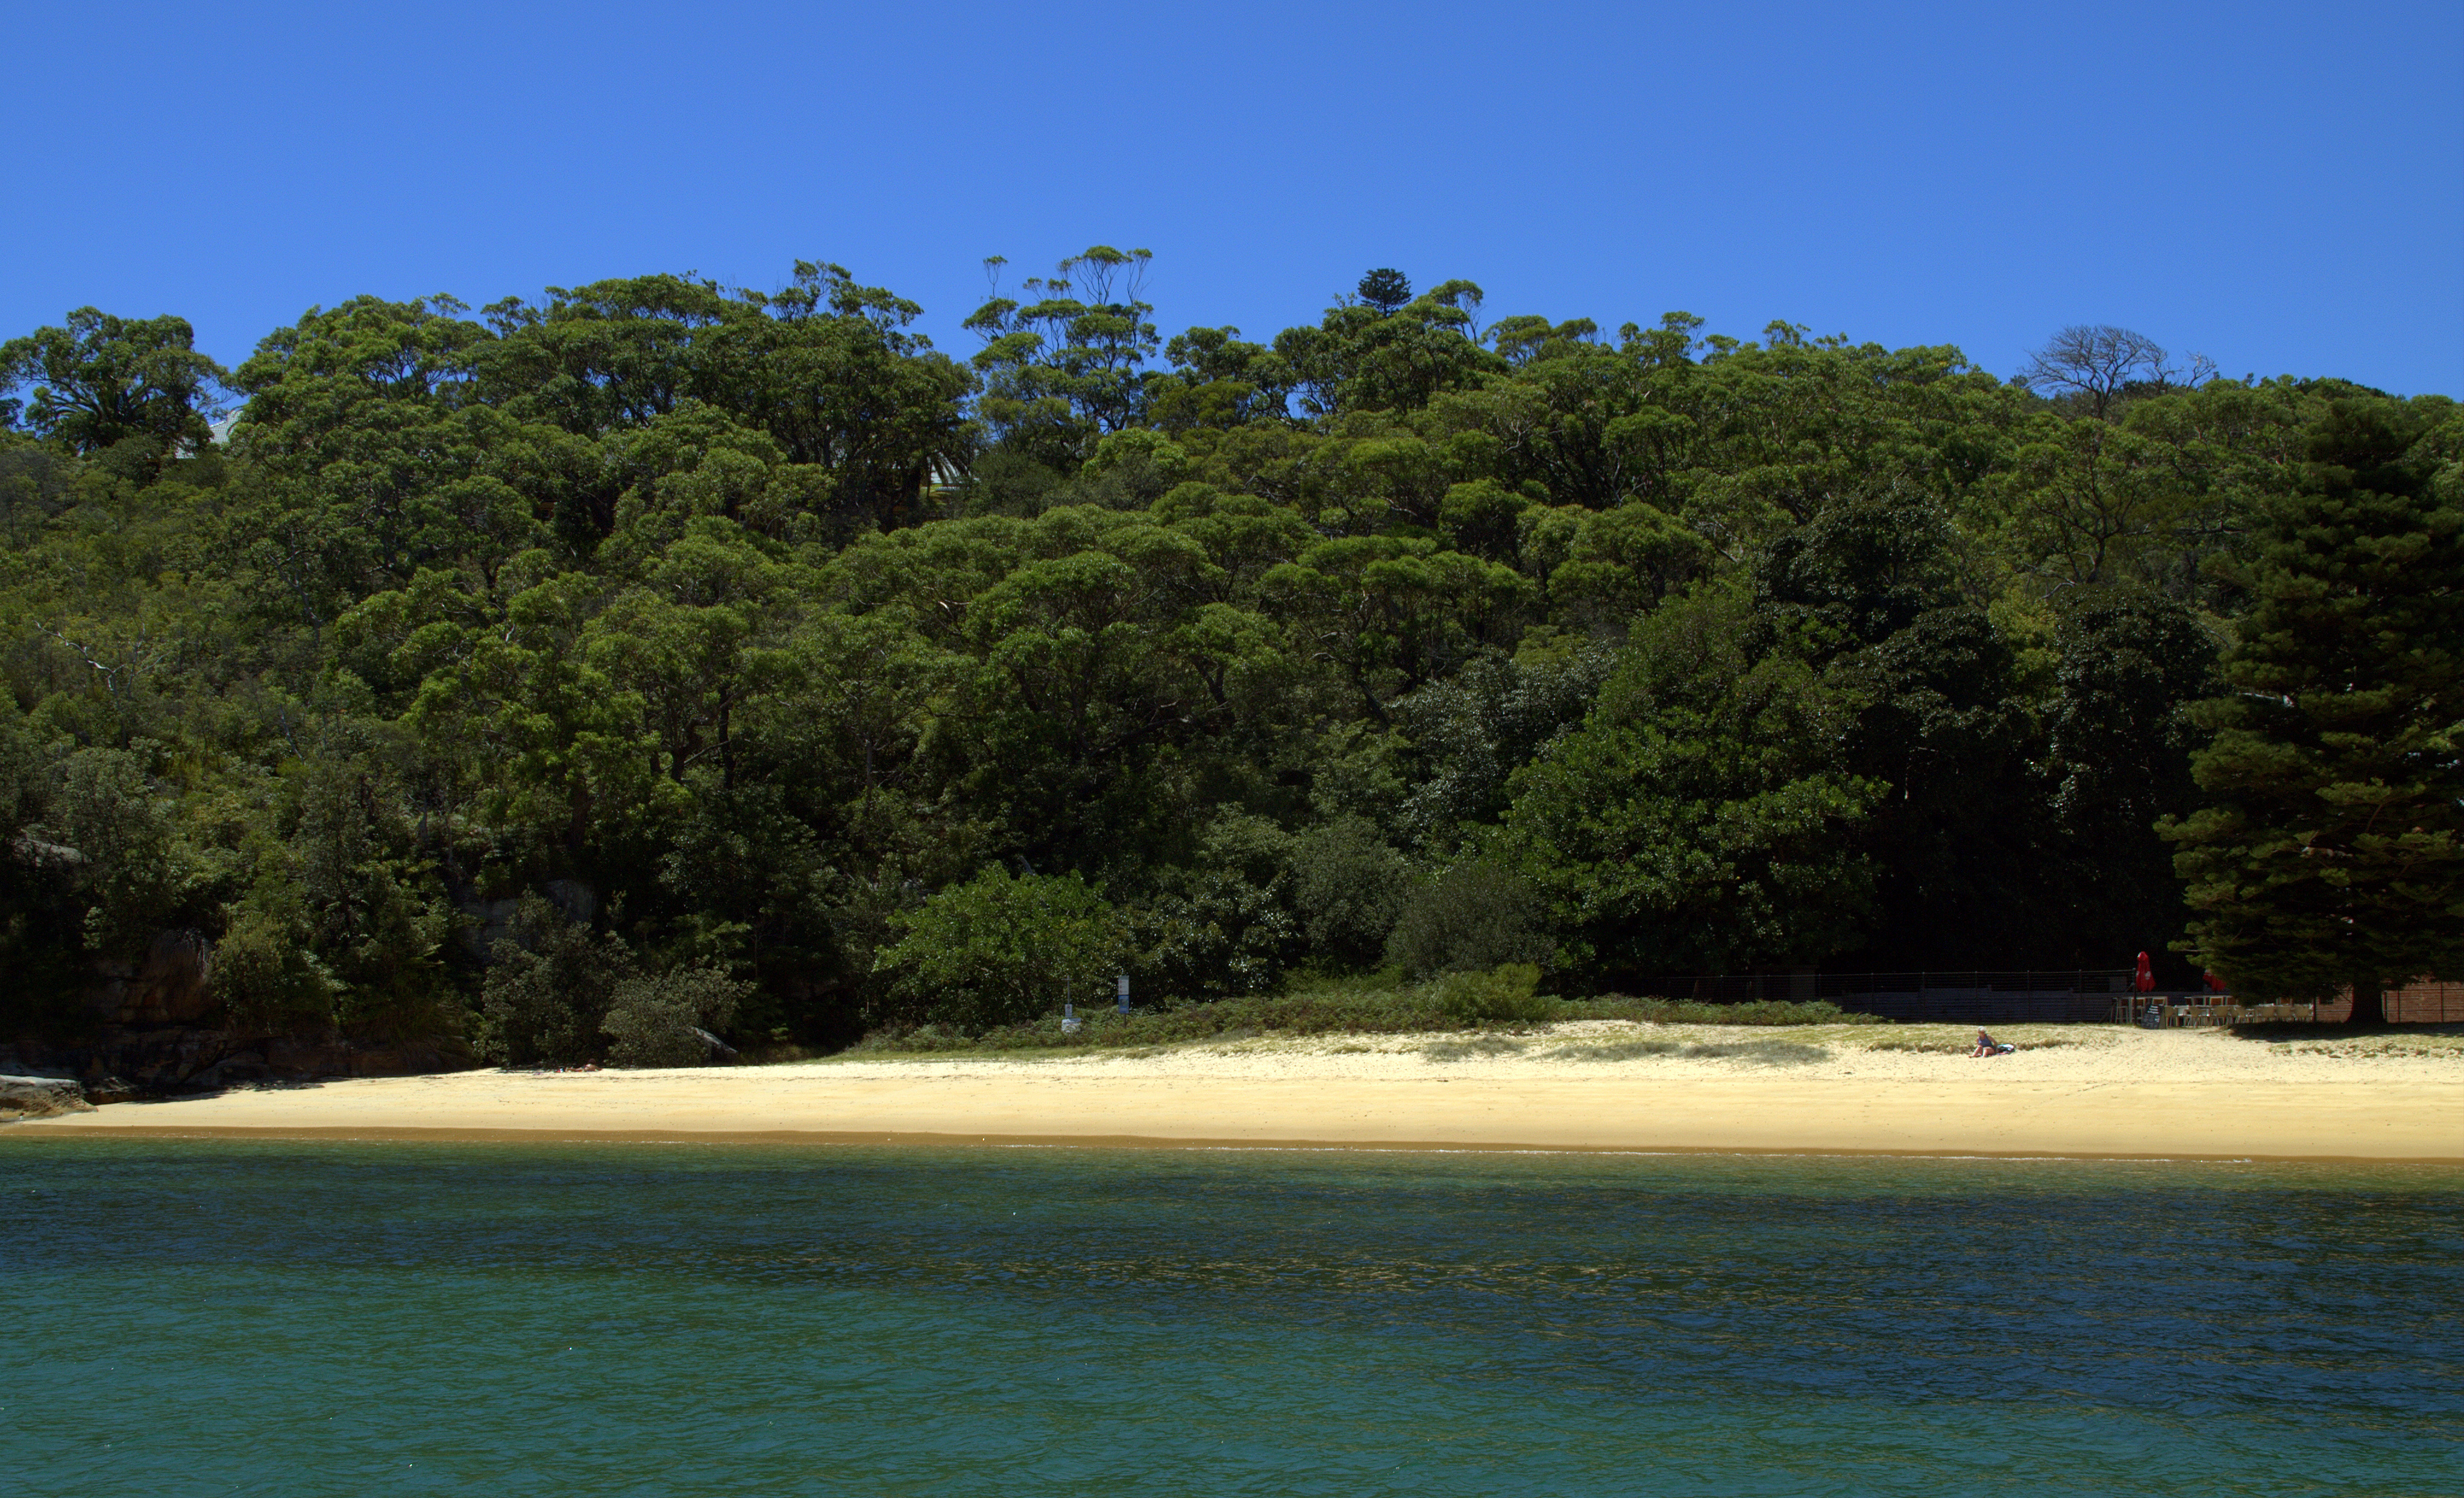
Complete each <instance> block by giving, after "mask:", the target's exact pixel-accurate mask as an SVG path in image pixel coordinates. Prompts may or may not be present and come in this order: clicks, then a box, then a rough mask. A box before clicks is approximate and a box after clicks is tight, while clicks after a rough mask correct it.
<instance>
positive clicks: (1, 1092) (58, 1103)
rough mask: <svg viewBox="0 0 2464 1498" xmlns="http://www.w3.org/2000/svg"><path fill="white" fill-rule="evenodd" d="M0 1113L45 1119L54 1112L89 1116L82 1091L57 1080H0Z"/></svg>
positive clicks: (8, 1078)
mask: <svg viewBox="0 0 2464 1498" xmlns="http://www.w3.org/2000/svg"><path fill="white" fill-rule="evenodd" d="M0 1112H20V1113H24V1114H25V1115H26V1116H28V1117H30V1118H49V1117H51V1116H53V1115H54V1114H55V1113H90V1112H94V1105H93V1104H92V1103H89V1102H87V1101H86V1100H85V1089H84V1088H82V1087H79V1086H78V1085H77V1083H75V1082H72V1081H68V1080H66V1079H64V1078H61V1077H0Z"/></svg>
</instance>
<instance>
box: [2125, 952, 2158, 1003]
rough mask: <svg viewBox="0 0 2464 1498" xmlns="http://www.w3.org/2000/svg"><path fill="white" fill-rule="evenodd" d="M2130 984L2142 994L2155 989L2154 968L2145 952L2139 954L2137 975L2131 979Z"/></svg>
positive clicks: (2149, 992) (2150, 992) (2152, 991)
mask: <svg viewBox="0 0 2464 1498" xmlns="http://www.w3.org/2000/svg"><path fill="white" fill-rule="evenodd" d="M2131 986H2132V987H2133V988H2136V989H2137V990H2138V991H2139V992H2141V993H2143V994H2152V993H2154V992H2155V991H2156V969H2155V967H2154V965H2153V964H2151V963H2150V962H2149V961H2148V960H2147V954H2146V953H2145V952H2142V953H2140V954H2139V976H2138V977H2137V978H2136V979H2133V980H2131Z"/></svg>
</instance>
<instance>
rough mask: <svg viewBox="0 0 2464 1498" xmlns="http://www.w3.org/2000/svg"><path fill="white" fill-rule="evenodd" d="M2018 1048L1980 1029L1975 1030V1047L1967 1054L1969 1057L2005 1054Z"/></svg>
mask: <svg viewBox="0 0 2464 1498" xmlns="http://www.w3.org/2000/svg"><path fill="white" fill-rule="evenodd" d="M2018 1048H2019V1047H2018V1046H2009V1045H2005V1044H2003V1043H2002V1042H2000V1041H1998V1040H1995V1039H1994V1038H1993V1037H1992V1036H1991V1035H1988V1034H1986V1033H1985V1032H1984V1031H1983V1030H1981V1029H1980V1030H1978V1031H1977V1032H1976V1048H1975V1049H1974V1050H1971V1051H1969V1053H1968V1054H1969V1057H1970V1058H1971V1059H1973V1058H1975V1057H1977V1056H2007V1055H2009V1054H2011V1053H2012V1052H2013V1051H2014V1050H2017V1049H2018Z"/></svg>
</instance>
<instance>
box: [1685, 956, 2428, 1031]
mask: <svg viewBox="0 0 2464 1498" xmlns="http://www.w3.org/2000/svg"><path fill="white" fill-rule="evenodd" d="M2132 977H2133V974H2132V972H2131V970H2130V969H2128V968H2079V969H2074V970H2072V971H2068V972H2047V971H2035V970H2029V971H2013V972H1962V973H1809V972H1791V973H1711V974H1694V975H1688V976H1671V977H1661V978H1650V979H1645V980H1642V981H1641V982H1640V984H1639V992H1640V993H1641V994H1643V995H1649V996H1656V997H1660V998H1666V999H1692V1000H1697V1001H1700V1002H1706V1003H1749V1002H1755V1001H1757V1000H1793V1001H1811V1000H1822V1001H1825V1002H1831V1003H1835V1004H1837V1005H1838V1006H1839V1007H1840V1008H1842V1009H1846V1010H1849V1011H1850V1012H1852V1013H1858V1014H1873V1015H1880V1016H1881V1017H1882V1018H1884V1019H1890V1020H1933V1021H1940V1022H1944V1023H1957V1024H2031V1023H2035V1024H2133V1023H2136V1022H2138V1021H2139V1020H2141V1019H2142V1018H2143V1017H2145V1014H2146V1011H2147V1005H2149V1004H2150V1003H2153V1004H2155V1005H2157V1006H2158V1009H2159V1010H2160V1012H2161V1013H2162V1014H2163V1016H2164V1019H2163V1023H2164V1024H2167V1025H2179V1024H2253V1023H2262V1022H2267V1021H2288V1020H2309V1021H2315V1022H2317V1023H2320V1024H2336V1023H2341V1022H2342V1021H2343V1020H2344V1019H2345V1018H2346V1017H2348V1016H2349V1015H2350V1014H2351V1013H2352V1001H2351V998H2350V997H2349V996H2347V997H2346V998H2344V999H2342V1000H2339V1001H2337V1002H2332V1003H2318V1004H2243V1003H2241V1002H2237V1001H2236V1000H2235V999H2234V998H2233V995H2231V994H2215V993H2187V992H2183V991H2180V990H2171V991H2167V992H2159V993H2152V994H2139V993H2134V992H2132V991H2131V979H2132ZM2385 1002H2386V1011H2387V1019H2389V1020H2390V1021H2392V1022H2394V1023H2396V1024H2456V1023H2464V982H2460V983H2450V982H2432V981H2428V980H2424V981H2421V982H2415V983H2408V984H2407V985H2405V986H2404V987H2402V988H2396V989H2389V990H2388V991H2387V995H2386V1000H2385Z"/></svg>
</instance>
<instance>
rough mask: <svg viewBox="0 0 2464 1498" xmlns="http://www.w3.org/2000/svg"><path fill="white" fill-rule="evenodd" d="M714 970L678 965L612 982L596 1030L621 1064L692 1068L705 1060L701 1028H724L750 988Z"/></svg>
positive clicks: (610, 1056) (707, 1045)
mask: <svg viewBox="0 0 2464 1498" xmlns="http://www.w3.org/2000/svg"><path fill="white" fill-rule="evenodd" d="M751 988H752V985H751V984H750V983H743V982H738V981H737V980H735V979H733V978H730V977H728V976H727V975H726V974H725V973H722V972H720V971H718V970H717V969H715V968H709V967H679V968H675V969H672V970H671V971H669V972H665V973H661V974H658V975H656V976H640V977H634V978H628V979H626V980H623V981H621V982H619V983H617V985H616V987H615V989H614V991H613V993H612V994H611V995H610V998H609V1001H608V1004H607V1018H606V1020H605V1022H604V1023H603V1024H601V1025H600V1029H601V1030H602V1031H603V1032H604V1033H605V1034H606V1035H608V1036H609V1037H611V1038H612V1039H613V1040H614V1042H615V1044H614V1045H612V1046H608V1047H607V1059H608V1061H609V1062H610V1063H612V1064H614V1065H616V1066H620V1067H697V1066H699V1065H701V1064H702V1063H703V1062H705V1061H708V1060H709V1059H710V1042H709V1041H708V1040H707V1039H705V1038H704V1035H703V1032H704V1031H708V1030H717V1029H723V1028H725V1027H726V1025H727V1024H728V1022H729V1021H731V1020H733V1019H734V1018H736V1006H737V1004H738V1003H741V1002H743V1000H744V996H745V995H746V994H747V993H748V992H750V991H751Z"/></svg>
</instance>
